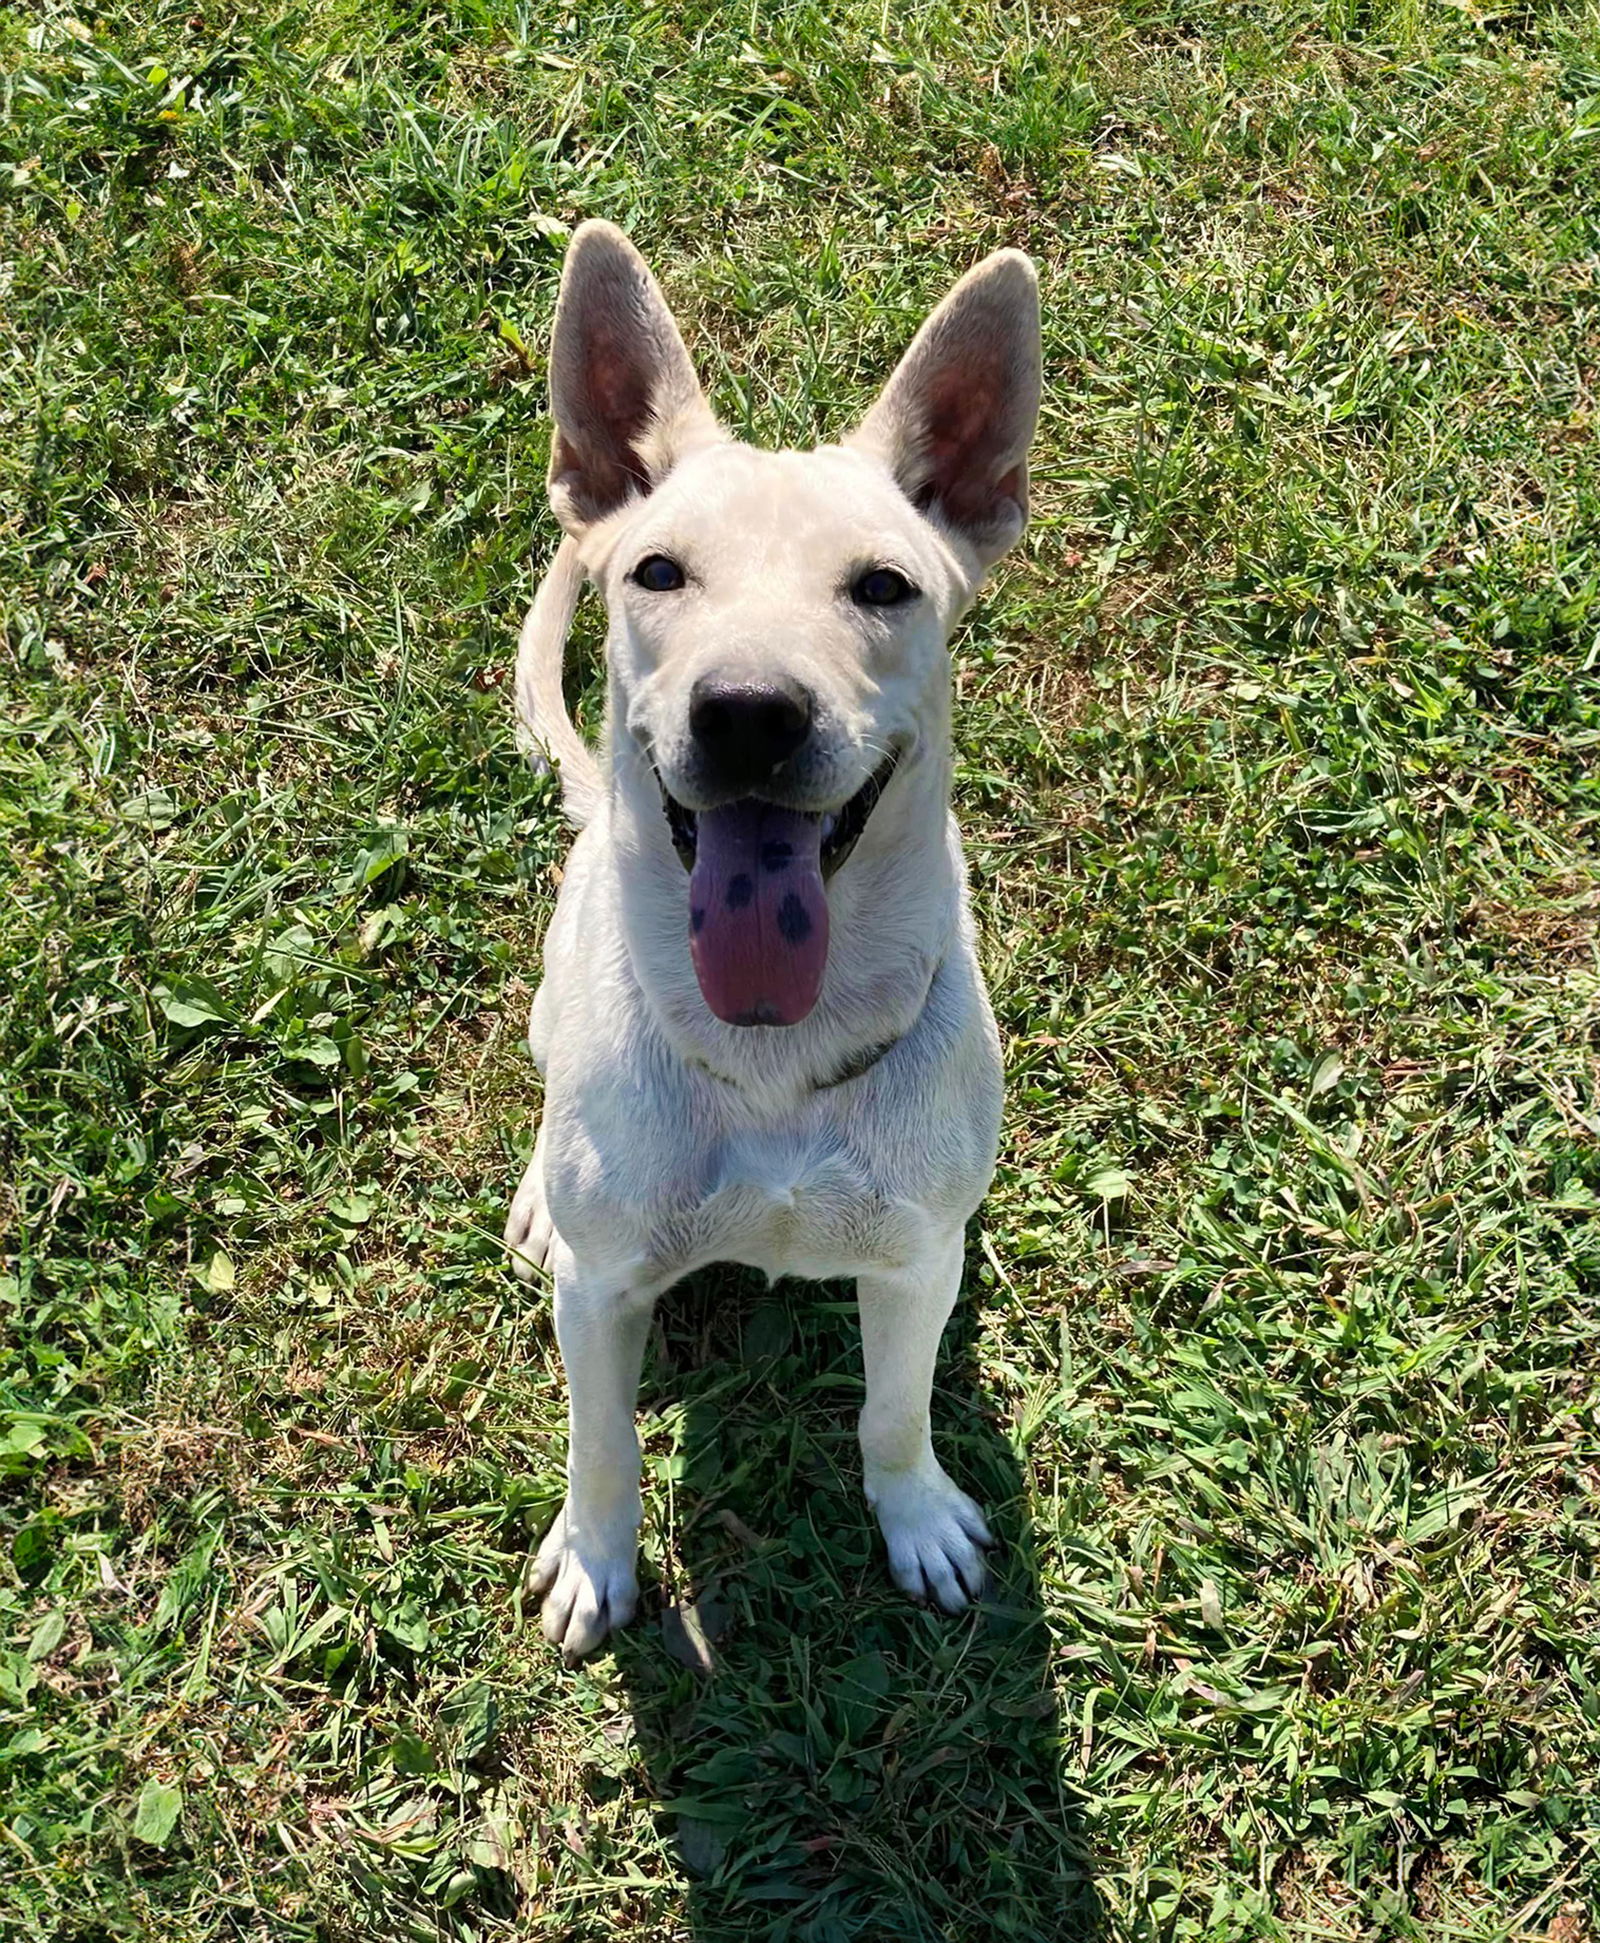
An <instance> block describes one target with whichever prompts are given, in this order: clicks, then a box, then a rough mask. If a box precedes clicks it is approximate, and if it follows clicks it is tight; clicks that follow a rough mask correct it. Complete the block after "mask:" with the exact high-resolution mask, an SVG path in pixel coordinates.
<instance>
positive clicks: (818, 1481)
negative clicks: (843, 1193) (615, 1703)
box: [616, 1270, 1104, 1943]
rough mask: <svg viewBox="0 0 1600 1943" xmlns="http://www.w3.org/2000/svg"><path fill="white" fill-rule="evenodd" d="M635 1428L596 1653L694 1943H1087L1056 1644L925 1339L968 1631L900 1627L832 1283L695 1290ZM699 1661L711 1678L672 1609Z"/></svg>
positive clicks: (1091, 1909)
mask: <svg viewBox="0 0 1600 1943" xmlns="http://www.w3.org/2000/svg"><path fill="white" fill-rule="evenodd" d="M659 1315H660V1324H659V1326H658V1329H657V1332H656V1338H655V1343H654V1347H653V1352H652V1354H651V1356H650V1358H649V1359H648V1363H647V1367H646V1372H645V1382H644V1391H643V1395H642V1399H641V1402H642V1406H643V1409H644V1411H645V1412H646V1415H647V1418H648V1416H649V1415H650V1414H652V1413H654V1414H655V1415H656V1416H657V1417H658V1418H659V1419H660V1420H661V1421H662V1423H663V1424H664V1425H665V1426H666V1429H665V1431H664V1432H663V1434H662V1435H660V1436H657V1437H655V1438H652V1439H650V1440H649V1441H648V1442H647V1452H646V1510H645V1539H646V1554H647V1559H650V1560H652V1562H653V1564H654V1567H655V1573H654V1576H655V1577H656V1578H657V1581H658V1583H657V1585H656V1586H655V1587H652V1586H651V1584H650V1579H651V1577H652V1573H651V1569H650V1565H649V1564H647V1566H646V1573H645V1585H646V1591H645V1599H644V1603H643V1607H642V1610H641V1614H640V1621H639V1623H637V1624H636V1625H635V1627H633V1628H630V1629H629V1630H628V1631H627V1632H626V1633H625V1634H624V1635H623V1636H622V1637H621V1638H620V1639H619V1640H618V1642H617V1649H616V1650H617V1658H618V1666H619V1668H620V1671H621V1672H622V1675H623V1677H624V1679H625V1681H626V1683H627V1685H628V1688H629V1691H630V1695H631V1700H632V1711H633V1718H634V1723H635V1732H636V1733H637V1735H638V1737H639V1741H640V1750H639V1751H640V1752H641V1754H642V1755H643V1758H644V1760H645V1762H646V1765H647V1766H648V1769H649V1772H650V1775H651V1778H652V1782H653V1784H654V1790H655V1795H656V1799H657V1802H658V1803H659V1805H660V1812H661V1814H662V1816H663V1825H664V1832H666V1833H667V1834H668V1835H669V1839H671V1840H672V1841H673V1842H675V1844H676V1847H677V1851H678V1854H679V1856H680V1858H681V1861H682V1864H683V1866H684V1868H685V1870H686V1871H687V1872H688V1873H689V1875H690V1876H691V1877H692V1878H693V1879H694V1887H693V1890H692V1892H691V1902H690V1911H691V1923H690V1928H689V1931H688V1935H689V1936H691V1937H693V1938H694V1939H695V1943H724V1940H726V1943H731V1939H733V1938H743V1937H760V1938H762V1939H764V1940H765V1939H771V1940H772V1943H789V1940H792V1943H847V1939H854V1938H871V1939H895V1943H902V1940H903V1943H969V1940H970V1943H978V1939H991V1938H995V1937H1025V1938H1030V1939H1045V1938H1049V1939H1052V1943H1054V1940H1055V1939H1060V1940H1061V1943H1077V1939H1098V1938H1099V1937H1101V1936H1102V1935H1103V1933H1104V1926H1103V1923H1102V1919H1101V1912H1100V1904H1099V1899H1098V1897H1097V1895H1096V1893H1095V1890H1094V1887H1093V1882H1092V1879H1091V1871H1090V1866H1089V1856H1088V1849H1087V1845H1086V1842H1085V1840H1084V1836H1083V1832H1082V1829H1081V1825H1080V1823H1079V1819H1078V1817H1077V1815H1076V1813H1075V1811H1074V1808H1073V1805H1072V1802H1071V1799H1070V1797H1069V1794H1068V1791H1067V1789H1066V1788H1065V1786H1064V1784H1063V1779H1062V1769H1063V1759H1062V1751H1061V1737H1062V1731H1063V1730H1062V1723H1061V1720H1060V1718H1059V1715H1058V1711H1057V1706H1056V1702H1055V1698H1054V1694H1053V1689H1052V1682H1051V1679H1050V1672H1049V1652H1050V1643H1049V1634H1048V1630H1047V1628H1046V1625H1045V1622H1044V1615H1043V1610H1042V1606H1041V1602H1040V1597H1039V1585H1038V1572H1037V1566H1036V1562H1035V1558H1034V1554H1033V1550H1032V1540H1031V1535H1030V1531H1029V1527H1028V1522H1027V1518H1026V1513H1025V1504H1026V1499H1025V1494H1024V1491H1023V1487H1022V1478H1021V1473H1020V1471H1019V1468H1018V1465H1017V1462H1016V1459H1015V1457H1014V1456H1013V1454H1012V1452H1011V1449H1010V1447H1009V1445H1008V1444H1007V1442H1006V1440H1005V1438H1004V1437H1003V1436H1002V1434H1001V1432H1000V1430H999V1429H998V1427H997V1426H996V1425H995V1424H994V1422H993V1421H992V1420H991V1418H990V1416H989V1414H988V1411H987V1408H986V1405H985V1401H984V1398H983V1396H982V1394H981V1391H980V1389H979V1387H978V1383H977V1380H976V1370H975V1354H974V1351H975V1343H974V1327H973V1314H972V1310H971V1308H970V1307H969V1306H968V1305H967V1304H966V1303H963V1304H962V1305H961V1306H960V1307H958V1310H957V1314H956V1316H955V1317H954V1318H952V1321H951V1324H950V1326H949V1328H948V1330H947V1331H946V1337H945V1345H944V1350H945V1353H944V1356H943V1358H942V1359H941V1365H940V1375H939V1380H938V1383H937V1387H936V1389H935V1396H934V1439H935V1444H936V1446H937V1448H938V1450H939V1454H940V1457H941V1459H942V1461H943V1462H944V1463H945V1465H946V1468H947V1469H948V1470H949V1471H950V1472H951V1474H952V1475H953V1476H954V1477H955V1478H956V1480H957V1481H958V1482H959V1483H961V1484H962V1485H964V1486H965V1487H966V1488H967V1489H969V1490H970V1491H971V1492H972V1493H973V1494H974V1495H975V1496H976V1497H978V1498H979V1500H980V1501H981V1502H982V1503H983V1504H984V1505H985V1507H986V1509H987V1511H988V1513H989V1516H990V1520H991V1523H992V1525H993V1528H994V1530H995V1533H996V1537H997V1539H998V1544H997V1547H996V1551H995V1553H994V1555H993V1567H994V1577H993V1584H992V1587H991V1591H990V1594H989V1597H988V1599H987V1600H986V1601H985V1603H984V1604H983V1606H982V1607H981V1608H980V1609H979V1610H977V1611H975V1612H972V1613H969V1614H967V1615H965V1616H963V1617H961V1618H957V1619H950V1618H946V1617H944V1616H943V1615H939V1614H935V1613H929V1612H923V1611H919V1610H918V1609H917V1608H916V1607H914V1606H913V1605H911V1604H910V1603H909V1602H908V1601H906V1600H905V1599H904V1598H903V1597H901V1595H900V1594H899V1593H898V1592H897V1591H896V1590H895V1588H894V1587H893V1585H892V1584H891V1582H890V1580H889V1577H888V1570H887V1565H886V1562H885V1558H884V1553H883V1547H882V1541H881V1540H880V1538H879V1536H878V1533H877V1529H876V1527H875V1525H874V1524H873V1522H872V1519H871V1515H870V1513H869V1511H868V1509H867V1507H866V1504H865V1501H864V1499H863V1497H862V1494H861V1488H860V1475H859V1464H858V1461H857V1454H856V1444H855V1419H856V1413H857V1411H858V1409H859V1407H860V1401H861V1390H862V1385H861V1363H860V1346H859V1338H858V1332H857V1327H856V1318H855V1303H854V1299H853V1290H852V1289H851V1288H850V1287H849V1285H848V1284H845V1285H829V1286H817V1285H812V1284H804V1283H795V1282H787V1283H783V1284H780V1285H779V1286H778V1287H777V1288H775V1289H773V1290H771V1291H767V1290H765V1289H763V1288H762V1287H761V1285H760V1282H759V1278H756V1277H754V1276H746V1275H744V1274H742V1273H741V1272H739V1271H736V1270H713V1271H711V1272H709V1273H707V1274H704V1275H701V1276H698V1277H696V1278H694V1279H693V1280H692V1281H690V1282H688V1283H686V1284H684V1285H683V1286H682V1287H680V1288H679V1289H677V1290H675V1291H674V1292H673V1293H672V1294H670V1295H669V1296H668V1297H666V1298H665V1300H664V1301H663V1302H662V1304H661V1307H660V1310H659ZM691 1602H692V1604H693V1607H694V1617H692V1618H691V1619H690V1622H689V1628H690V1633H691V1635H692V1633H693V1630H694V1627H695V1621H696V1619H698V1620H699V1621H700V1622H701V1623H702V1624H703V1626H704V1629H705V1630H706V1631H707V1632H709V1633H711V1634H713V1635H715V1638H714V1642H713V1644H712V1645H711V1647H710V1653H709V1659H710V1667H709V1670H706V1669H705V1667H704V1666H701V1667H698V1668H697V1667H695V1666H692V1665H689V1664H685V1662H688V1661H691V1660H693V1659H694V1657H695V1652H694V1647H693V1642H692V1637H691V1639H688V1640H686V1639H685V1637H684V1629H683V1626H682V1624H681V1620H680V1613H681V1608H682V1607H683V1606H684V1605H685V1604H689V1603H691Z"/></svg>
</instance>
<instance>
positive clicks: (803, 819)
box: [657, 755, 899, 1025]
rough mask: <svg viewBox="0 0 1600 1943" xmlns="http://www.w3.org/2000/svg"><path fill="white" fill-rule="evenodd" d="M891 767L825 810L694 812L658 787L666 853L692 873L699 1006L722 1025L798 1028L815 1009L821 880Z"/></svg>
mask: <svg viewBox="0 0 1600 1943" xmlns="http://www.w3.org/2000/svg"><path fill="white" fill-rule="evenodd" d="M898 760H899V758H898V756H897V755H891V756H889V757H887V758H886V759H885V760H884V762H883V763H881V764H880V765H879V767H878V768H877V769H875V770H874V771H873V773H872V775H871V776H869V777H868V778H867V780H866V782H864V783H863V784H862V786H861V787H860V789H858V790H857V791H856V793H855V795H854V796H852V797H851V798H850V800H849V802H847V803H846V804H845V805H844V806H843V807H842V808H841V809H838V810H832V811H826V812H819V811H811V810H791V809H785V808H784V807H783V806H782V805H781V804H777V803H768V802H765V801H763V800H762V799H761V798H760V797H757V796H743V797H740V798H739V799H738V800H737V801H736V802H733V803H725V804H723V805H721V806H720V807H719V808H717V809H714V810H701V811H699V812H696V811H694V810H691V809H689V808H688V807H687V806H686V805H685V804H683V803H680V802H679V801H678V800H677V798H676V797H674V796H673V795H672V794H671V792H670V791H669V790H668V789H667V788H666V786H665V784H662V788H661V800H662V804H663V806H664V808H665V810H666V816H667V827H668V829H669V830H670V831H671V833H672V846H673V848H674V849H675V850H676V851H677V853H678V856H679V859H680V860H681V862H682V864H683V867H684V869H685V870H687V871H688V873H689V955H690V957H691V959H692V960H693V963H694V969H695V976H696V977H697V978H698V979H699V981H700V990H701V992H702V994H703V995H704V997H705V1001H706V1004H707V1005H709V1006H710V1008H711V1010H712V1011H713V1012H714V1013H715V1014H716V1016H717V1017H718V1018H719V1019H721V1020H723V1021H724V1022H725V1023H726V1024H728V1025H798V1024H799V1023H800V1021H801V1020H802V1019H803V1018H805V1016H806V1015H807V1013H808V1012H810V1010H811V1008H812V1007H813V1006H814V1005H815V1004H816V1002H817V997H818V995H819V993H820V992H821V990H822V975H823V972H824V971H825V970H826V969H827V963H828V897H827V891H826V888H825V886H826V883H827V880H828V879H829V878H830V877H831V876H832V875H833V873H834V872H835V871H836V870H837V869H838V868H839V867H840V865H841V864H843V862H844V861H845V859H846V858H847V857H848V856H849V855H850V853H851V851H852V850H854V849H855V847H856V845H857V843H858V842H859V841H860V840H861V833H862V831H863V830H865V829H866V827H867V820H868V818H869V817H870V816H871V815H872V812H873V810H874V809H875V808H876V807H877V804H878V799H879V797H880V796H882V794H883V792H884V790H885V788H886V787H887V786H888V783H889V779H890V777H891V776H892V775H893V774H894V770H895V765H896V763H897V761H898ZM657 780H658V781H659V780H660V778H659V776H658V778H657Z"/></svg>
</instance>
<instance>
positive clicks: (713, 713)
mask: <svg viewBox="0 0 1600 1943" xmlns="http://www.w3.org/2000/svg"><path fill="white" fill-rule="evenodd" d="M689 733H690V735H691V736H692V737H693V738H694V745H695V748H696V749H697V750H698V751H699V753H700V760H701V761H702V762H703V763H704V765H705V768H706V772H707V776H708V779H710V780H713V781H715V782H716V783H717V784H718V785H719V786H720V787H721V788H723V789H738V790H744V789H754V788H755V786H756V785H757V784H758V783H764V782H765V781H766V780H767V778H768V777H769V776H770V775H771V774H772V772H773V770H774V769H776V768H777V767H778V765H779V763H782V762H787V761H788V759H789V758H790V756H792V755H793V754H794V752H795V750H796V749H798V748H799V747H800V745H801V743H802V742H804V741H805V739H806V737H807V736H808V735H809V734H810V733H811V695H810V692H809V690H807V689H804V688H802V687H801V686H800V684H799V682H797V681H790V680H789V679H787V677H784V676H779V677H778V678H776V679H775V680H771V681H721V680H719V679H718V678H717V677H716V676H715V675H702V676H701V677H700V679H699V680H698V681H697V682H696V683H695V685H694V687H693V688H692V689H690V691H689Z"/></svg>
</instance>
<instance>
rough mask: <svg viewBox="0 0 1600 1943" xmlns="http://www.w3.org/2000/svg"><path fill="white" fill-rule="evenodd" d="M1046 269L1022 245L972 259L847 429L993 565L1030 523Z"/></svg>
mask: <svg viewBox="0 0 1600 1943" xmlns="http://www.w3.org/2000/svg"><path fill="white" fill-rule="evenodd" d="M1040 382H1041V379H1040V352H1039V280H1038V277H1037V276H1036V275H1035V273H1034V268H1033V264H1032V263H1031V262H1030V261H1029V260H1028V258H1027V257H1025V256H1024V255H1023V254H1022V252H1021V251H1020V250H997V251H996V252H995V253H994V255H993V256H989V257H985V258H984V260H983V262H982V263H980V264H979V265H978V266H977V268H976V269H973V270H969V271H968V272H967V274H966V275H965V276H964V277H963V278H962V279H961V281H960V282H959V283H958V284H957V285H956V287H955V289H954V290H952V291H951V292H950V294H949V296H948V297H946V298H945V300H944V302H943V303H942V304H940V306H939V307H938V309H937V310H936V311H934V312H933V314H932V315H931V316H930V317H929V318H928V320H927V322H926V323H925V324H924V325H923V326H922V329H921V330H920V331H918V332H917V334H916V336H915V338H914V339H913V340H912V343H911V348H910V350H909V351H907V352H906V354H905V356H904V357H903V358H902V359H901V360H900V363H899V366H898V367H897V368H896V370H895V373H894V376H893V377H892V378H891V379H890V380H889V382H888V384H887V385H885V386H884V388H883V391H882V393H881V394H880V396H879V398H878V402H877V403H876V404H875V405H874V406H873V407H872V410H871V411H870V412H868V414H867V416H866V417H865V418H864V419H863V420H862V421H861V424H860V425H859V426H858V427H857V429H856V430H855V431H854V432H853V433H852V434H851V435H850V437H849V438H848V439H847V440H846V444H848V445H853V446H857V447H859V448H861V449H862V450H864V451H868V452H871V453H872V454H873V455H874V456H875V457H877V458H879V459H881V460H882V461H883V463H884V464H885V465H886V466H887V467H888V468H889V470H890V472H891V473H893V475H894V478H895V482H896V484H898V486H899V487H900V489H901V491H902V492H903V493H904V494H905V495H906V497H907V498H908V499H909V500H910V501H911V502H912V504H913V505H915V506H916V507H918V508H919V509H920V510H921V511H923V512H925V513H927V514H928V516H929V517H930V518H932V519H935V520H937V521H939V522H940V523H941V524H943V525H945V526H947V527H949V528H951V529H952V530H953V532H954V533H955V534H956V535H957V536H959V537H960V538H961V539H964V540H965V541H966V542H967V544H968V545H969V546H970V547H971V548H972V550H973V552H974V553H975V554H976V555H977V557H978V560H979V563H980V565H981V566H983V567H985V568H987V567H989V566H991V565H993V563H994V562H995V561H996V560H998V559H999V557H1000V555H1001V554H1002V553H1004V552H1005V550H1006V548H1007V547H1009V546H1011V545H1013V544H1014V543H1015V542H1016V541H1017V540H1018V539H1019V538H1020V537H1021V534H1022V529H1023V527H1024V526H1026V525H1027V523H1028V446H1029V445H1030V443H1031V442H1032V439H1033V427H1034V421H1035V420H1036V419H1037V418H1038V415H1039V390H1040Z"/></svg>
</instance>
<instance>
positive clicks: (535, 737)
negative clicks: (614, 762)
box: [516, 538, 600, 830]
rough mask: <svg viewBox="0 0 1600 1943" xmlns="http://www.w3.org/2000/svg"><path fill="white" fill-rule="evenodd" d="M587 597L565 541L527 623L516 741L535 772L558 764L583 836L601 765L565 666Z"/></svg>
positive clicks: (565, 798) (578, 564)
mask: <svg viewBox="0 0 1600 1943" xmlns="http://www.w3.org/2000/svg"><path fill="white" fill-rule="evenodd" d="M582 592H583V562H582V561H581V560H580V559H579V558H578V548H577V544H576V542H574V541H573V540H572V539H571V538H566V539H563V540H562V542H561V545H560V546H559V548H557V550H556V557H555V559H554V560H552V561H551V563H550V571H549V572H548V573H547V574H546V575H545V577H544V582H543V584H542V586H541V587H540V588H539V591H538V593H537V594H535V596H534V600H533V605H532V607H530V608H529V609H528V618H527V619H526V620H525V621H524V622H523V623H522V637H521V639H520V640H519V641H518V642H517V682H516V708H517V741H518V743H519V744H520V746H521V748H522V750H523V753H524V754H525V755H526V756H527V757H528V759H529V760H530V761H531V762H532V763H533V765H534V766H535V768H538V769H548V768H549V767H550V766H551V765H552V764H554V766H555V769H556V773H557V774H558V775H559V776H560V778H561V801H562V805H563V807H564V808H565V810H566V812H567V815H568V816H569V817H570V818H571V819H572V821H573V822H574V823H575V824H576V825H577V826H578V828H579V829H580V830H581V829H582V828H583V826H584V824H585V823H587V822H588V820H589V817H590V814H591V813H592V811H593V810H594V806H595V804H596V803H597V802H598V801H599V800H600V765H599V763H597V762H596V761H595V758H594V752H593V750H591V749H590V747H589V745H588V744H587V743H586V742H585V741H584V740H583V738H582V736H580V735H579V734H578V731H577V730H576V729H575V728H574V727H573V725H572V718H571V717H570V716H569V715H568V714H567V704H566V699H565V697H564V696H563V695H562V693H561V663H562V659H563V657H564V655H565V653H566V647H567V634H568V631H569V630H570V629H571V626H572V617H573V615H574V614H576V613H577V611H578V598H579V596H580V595H581V594H582Z"/></svg>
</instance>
